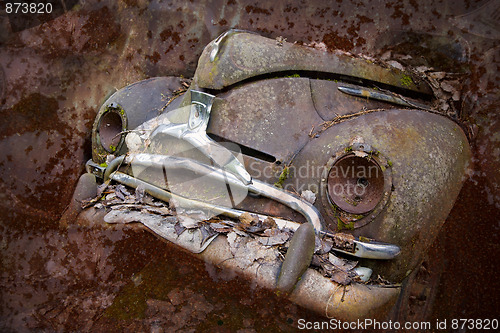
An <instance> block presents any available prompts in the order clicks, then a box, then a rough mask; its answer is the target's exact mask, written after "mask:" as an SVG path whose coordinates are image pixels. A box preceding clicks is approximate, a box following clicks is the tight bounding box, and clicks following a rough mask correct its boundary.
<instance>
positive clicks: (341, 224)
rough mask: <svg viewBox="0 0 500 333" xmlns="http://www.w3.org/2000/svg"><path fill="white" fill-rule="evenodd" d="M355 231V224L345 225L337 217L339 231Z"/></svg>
mask: <svg viewBox="0 0 500 333" xmlns="http://www.w3.org/2000/svg"><path fill="white" fill-rule="evenodd" d="M341 230H354V222H349V223H345V222H344V221H342V220H341V219H340V217H338V216H337V231H341Z"/></svg>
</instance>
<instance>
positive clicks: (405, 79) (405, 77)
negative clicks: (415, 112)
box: [401, 74, 414, 88]
mask: <svg viewBox="0 0 500 333" xmlns="http://www.w3.org/2000/svg"><path fill="white" fill-rule="evenodd" d="M413 84H414V83H413V80H412V78H411V77H410V76H409V75H406V74H403V77H402V78H401V85H403V86H405V87H408V88H410V87H411V86H412V85H413Z"/></svg>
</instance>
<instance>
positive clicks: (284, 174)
mask: <svg viewBox="0 0 500 333" xmlns="http://www.w3.org/2000/svg"><path fill="white" fill-rule="evenodd" d="M289 172H290V169H289V168H288V167H287V166H285V167H284V168H283V171H281V174H280V176H279V178H278V181H277V182H276V183H274V186H276V187H279V188H283V182H284V181H285V180H286V179H287V178H288V175H289Z"/></svg>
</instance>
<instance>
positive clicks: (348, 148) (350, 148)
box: [344, 146, 352, 153]
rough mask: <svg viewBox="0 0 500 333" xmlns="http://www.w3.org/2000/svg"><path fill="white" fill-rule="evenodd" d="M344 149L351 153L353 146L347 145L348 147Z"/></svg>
mask: <svg viewBox="0 0 500 333" xmlns="http://www.w3.org/2000/svg"><path fill="white" fill-rule="evenodd" d="M344 151H345V152H346V153H349V152H351V151H352V147H351V146H349V147H346V148H345V149H344Z"/></svg>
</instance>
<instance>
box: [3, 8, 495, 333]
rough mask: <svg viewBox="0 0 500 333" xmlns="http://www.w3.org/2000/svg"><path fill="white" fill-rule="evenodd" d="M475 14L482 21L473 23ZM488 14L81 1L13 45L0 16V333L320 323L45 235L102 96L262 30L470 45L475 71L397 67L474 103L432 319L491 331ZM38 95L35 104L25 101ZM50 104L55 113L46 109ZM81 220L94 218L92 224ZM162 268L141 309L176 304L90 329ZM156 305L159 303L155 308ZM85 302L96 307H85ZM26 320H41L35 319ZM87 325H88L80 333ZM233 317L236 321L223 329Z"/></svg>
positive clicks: (156, 252)
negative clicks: (447, 76) (131, 283)
mask: <svg viewBox="0 0 500 333" xmlns="http://www.w3.org/2000/svg"><path fill="white" fill-rule="evenodd" d="M214 4H216V5H217V6H214ZM485 4H486V5H488V6H484V7H486V9H485V10H482V11H477V10H476V9H478V8H480V7H481V6H483V5H485ZM492 4H494V5H496V6H498V1H458V2H457V1H443V2H437V1H419V2H415V1H403V2H401V3H397V4H395V3H388V2H386V1H374V2H370V4H367V3H365V5H358V3H356V2H349V1H338V2H325V1H322V0H321V1H320V0H311V1H307V2H300V3H299V2H296V3H293V4H291V3H289V2H279V1H278V2H255V1H229V2H227V3H223V2H222V1H218V2H217V1H216V2H213V1H199V2H196V3H191V2H186V1H184V0H174V1H169V2H158V1H152V2H143V1H124V2H115V1H106V0H103V1H94V0H90V1H80V3H79V5H78V6H77V7H76V8H75V9H74V10H71V11H68V12H67V13H66V14H65V15H63V16H61V17H59V18H57V19H55V20H53V21H50V22H47V23H45V24H43V25H41V26H38V27H35V28H32V29H30V30H26V31H23V32H20V33H16V34H14V33H12V31H10V29H9V25H8V21H6V16H5V15H4V16H0V22H1V23H0V25H1V27H2V28H0V44H1V45H0V63H1V66H3V68H4V71H5V79H6V81H5V95H4V96H3V99H1V100H0V109H1V110H2V117H3V119H4V122H2V125H3V127H2V133H3V135H2V142H1V143H0V150H1V151H2V152H3V154H2V159H1V163H0V177H1V178H2V181H3V182H0V187H1V189H2V194H3V200H2V205H3V206H2V209H3V213H4V219H3V222H4V223H3V224H2V245H3V248H2V249H3V250H2V255H3V258H2V263H3V267H4V268H5V271H4V273H3V274H4V275H3V277H6V278H4V279H3V283H4V287H5V288H3V290H2V299H3V300H4V302H3V304H2V306H1V310H2V311H1V312H2V324H3V325H4V326H2V327H5V330H7V331H9V330H14V331H19V330H34V329H35V330H37V329H38V330H49V331H51V330H61V331H75V330H81V329H82V327H83V326H84V325H88V326H85V327H92V328H91V330H96V331H97V330H101V331H109V330H110V329H117V330H127V329H128V330H136V331H147V330H152V329H154V328H153V325H150V323H151V322H154V323H156V322H157V321H158V320H159V321H160V324H159V325H163V324H164V325H168V326H169V327H171V325H172V321H171V320H172V319H173V320H175V321H176V324H174V327H175V329H184V330H202V329H205V330H206V329H207V327H209V328H210V329H214V328H215V329H218V328H222V329H226V330H235V331H236V330H237V329H242V328H243V329H244V328H254V329H256V330H257V331H264V330H278V329H279V330H287V329H293V328H296V327H297V319H298V318H306V320H319V319H320V318H318V317H315V316H311V314H310V312H308V311H306V310H304V309H303V308H298V307H296V306H295V305H294V304H291V303H288V302H283V301H282V300H276V299H275V298H273V297H270V296H272V295H270V294H263V293H262V292H255V291H253V290H250V289H249V288H245V286H244V284H242V283H241V282H240V281H239V280H235V281H230V282H227V281H225V279H226V278H227V276H226V275H224V281H222V285H223V288H224V290H225V293H220V292H219V290H220V288H221V281H220V279H221V275H215V277H214V276H212V275H211V276H209V275H208V273H206V271H205V266H204V264H203V263H201V264H200V262H199V261H198V260H188V258H189V257H188V256H183V255H182V254H179V252H178V251H177V252H176V251H175V249H173V248H172V247H166V246H165V244H163V242H161V241H159V240H155V239H154V237H152V236H150V235H149V234H147V233H144V232H142V231H140V232H138V233H136V232H134V233H132V232H130V231H129V232H128V233H127V232H124V231H123V230H122V229H116V230H115V229H114V230H107V231H102V230H99V229H79V230H76V229H75V228H73V229H71V230H69V231H66V230H65V231H64V232H59V231H58V230H53V227H54V226H56V225H57V220H58V217H59V215H60V214H61V212H62V211H63V210H64V207H65V205H66V204H67V203H68V201H69V199H70V197H71V194H72V192H73V189H74V185H75V184H76V182H77V180H78V177H79V176H80V174H81V172H82V171H83V170H82V169H81V166H82V165H83V164H84V163H85V161H86V160H87V159H88V158H89V152H88V150H87V149H88V147H89V144H88V142H86V141H88V139H87V138H88V133H89V132H90V130H91V127H92V122H93V120H94V117H95V114H96V111H97V109H98V108H99V105H100V103H101V102H102V100H103V96H105V95H106V94H107V92H108V91H110V90H111V89H113V87H117V88H120V87H124V86H126V85H128V84H129V83H131V82H136V81H138V80H141V79H144V78H147V77H153V76H161V75H179V74H182V75H184V76H185V77H190V76H191V75H192V74H193V73H194V69H195V67H196V62H197V60H198V57H199V54H200V53H201V51H202V49H203V47H204V46H205V45H206V43H208V42H209V41H210V40H211V39H213V38H215V37H216V36H217V35H218V34H220V33H221V32H223V31H225V30H227V29H229V28H231V27H238V28H241V29H249V30H253V31H260V32H262V33H263V34H265V35H266V36H269V37H271V38H274V37H277V36H280V35H282V36H283V37H285V38H287V39H288V40H289V41H292V42H293V41H299V43H300V42H302V43H311V42H312V41H315V42H318V43H320V44H323V43H324V44H325V47H326V48H328V49H329V50H332V49H338V48H340V49H343V50H344V51H350V52H352V53H354V54H357V53H360V52H362V53H364V54H367V55H370V56H372V57H379V56H381V55H383V54H384V53H385V52H386V51H387V50H388V49H387V47H388V46H391V45H395V44H397V43H399V42H401V38H400V37H401V33H409V32H415V33H417V34H422V33H424V34H428V36H438V37H441V38H443V39H447V40H454V41H456V43H455V45H456V44H458V43H459V42H460V43H462V42H463V43H462V47H464V46H465V45H467V47H466V48H464V51H466V52H469V51H470V52H471V55H473V56H472V58H470V61H469V62H468V63H466V64H465V66H462V67H460V66H458V65H459V64H458V65H457V64H456V63H454V62H453V61H449V62H447V63H446V65H447V66H446V67H443V66H441V64H443V56H442V55H443V53H441V52H436V51H438V50H436V49H435V47H434V46H432V44H429V43H427V40H425V39H413V40H411V43H406V44H404V45H403V47H402V48H400V49H399V54H404V55H407V54H410V55H411V56H412V57H413V58H412V59H408V60H404V61H402V63H403V65H406V64H407V63H408V62H411V61H412V60H413V61H415V62H417V61H418V63H419V64H422V65H424V66H432V67H434V68H437V69H443V70H448V69H450V70H451V71H453V72H455V71H456V70H457V69H461V70H463V69H464V68H465V69H466V70H467V71H468V72H469V71H470V73H469V74H468V75H467V76H468V80H467V82H466V86H465V87H464V89H463V92H464V93H465V94H464V96H465V97H464V98H463V100H461V101H460V103H462V105H465V107H464V112H466V110H469V109H468V108H467V106H466V105H467V103H468V101H472V102H473V107H472V108H471V109H470V110H471V111H470V112H471V113H470V114H469V116H470V119H471V120H472V122H473V123H474V122H476V123H477V125H478V127H479V129H478V132H477V137H475V138H474V147H475V149H474V150H473V152H474V160H475V161H476V162H475V163H474V166H473V167H474V169H473V170H472V171H471V172H470V173H469V174H468V177H467V180H466V184H465V186H464V188H463V191H462V194H461V195H460V197H459V200H458V201H457V204H456V207H455V208H454V209H453V211H452V213H451V215H450V216H449V218H448V219H447V222H446V224H445V226H444V228H443V230H442V233H441V235H442V237H440V238H441V245H442V247H438V249H439V251H434V252H433V254H435V255H434V256H433V258H436V257H438V256H441V257H445V258H446V266H445V268H444V270H445V275H444V277H443V279H442V283H440V286H439V295H438V296H437V298H436V307H435V308H436V309H437V310H436V312H435V313H434V314H433V316H434V317H435V318H458V317H460V316H462V317H464V316H467V317H472V318H492V317H494V316H495V315H497V312H498V311H497V309H498V308H499V303H498V302H499V300H498V298H495V297H491V294H492V293H493V292H495V291H497V290H498V283H496V281H495V279H493V278H492V276H493V275H492V274H478V272H495V271H496V266H495V263H494V262H493V261H492V260H491V253H490V252H488V251H484V249H485V248H488V249H496V248H497V247H496V244H498V243H499V241H498V238H499V237H498V236H499V235H498V230H497V224H496V223H494V221H495V219H496V217H497V216H498V212H499V209H498V207H499V202H500V201H499V198H500V196H499V195H498V188H499V187H498V183H499V177H498V175H499V173H498V165H499V161H498V154H495V152H496V150H497V149H498V147H499V142H500V141H499V140H498V135H497V134H498V133H500V130H499V126H498V124H500V122H499V121H498V120H499V119H498V115H499V114H500V113H499V112H498V103H497V100H498V98H496V96H498V70H497V67H496V66H498V63H499V59H500V58H499V57H498V55H499V52H498V50H499V49H498V47H497V48H496V49H491V48H492V47H494V46H495V45H497V44H498V40H495V39H494V38H492V36H493V37H494V36H498V31H499V29H498V24H490V22H492V21H491V19H492V18H494V16H493V15H492V14H493V13H495V12H496V11H495V10H496V8H497V7H493V8H492V9H489V8H488V7H489V6H490V5H492ZM484 7H483V9H484ZM468 13H469V14H470V15H467V14H468ZM477 14H480V16H477ZM493 23H496V21H493ZM381 34H385V35H386V36H391V40H390V41H389V44H388V42H387V41H386V42H383V41H381V39H380V38H377V37H379V36H380V35H381ZM479 36H486V37H487V38H482V37H479ZM452 46H454V45H452ZM391 50H392V55H391V54H389V56H397V53H398V51H396V49H394V48H392V49H391ZM422 50H424V51H426V52H424V53H422ZM441 50H442V49H441ZM466 55H467V54H466ZM35 96H39V97H40V99H36V98H32V97H35ZM476 97H479V98H478V99H476ZM47 100H49V101H50V100H52V101H56V103H55V105H54V104H52V103H51V104H50V106H51V107H50V108H46V107H45V106H44V105H46V101H47ZM49 111H50V112H49ZM492 133H493V134H492ZM13 147H21V149H13ZM495 205H496V206H495ZM89 216H91V217H92V218H94V219H95V216H93V215H92V214H91V212H89ZM471 221H472V223H471ZM51 228H52V229H51ZM33 230H39V231H40V232H33ZM130 236H132V237H130ZM141 246H143V247H142V248H141ZM164 249H165V250H164ZM163 250H164V251H163ZM165 253H168V254H169V257H168V258H166V259H165V260H164V261H162V260H160V261H154V262H153V266H154V267H155V268H156V269H158V271H157V272H160V273H167V274H159V276H161V281H159V280H154V279H150V278H149V277H146V278H143V284H142V285H141V286H139V287H138V290H139V291H144V290H146V292H143V293H142V294H141V295H143V298H144V299H149V298H155V297H156V298H159V297H160V296H159V295H158V294H156V295H152V294H151V293H149V290H151V289H154V288H149V289H145V288H144V289H141V288H142V286H147V287H152V286H157V285H160V284H162V285H163V286H165V285H166V286H167V287H166V290H167V292H169V291H172V290H173V289H175V290H177V291H179V290H180V291H181V294H182V292H184V291H185V292H186V293H184V294H182V295H186V296H187V297H186V298H185V299H184V303H182V304H176V305H175V308H169V309H168V310H165V309H160V312H159V314H158V315H153V314H152V313H157V312H151V313H146V316H145V318H146V319H143V320H135V319H116V320H115V318H113V319H112V321H111V319H107V318H108V317H107V316H101V315H102V312H101V311H103V309H104V307H105V306H107V305H106V304H107V303H106V299H108V297H111V298H113V297H115V295H116V293H117V292H118V290H117V289H116V286H117V285H119V286H121V285H122V284H123V283H124V281H128V278H129V277H130V276H132V275H133V274H135V276H138V275H139V273H140V272H141V269H142V266H143V265H144V263H145V262H148V261H149V260H151V258H152V257H153V258H156V259H158V257H159V256H162V255H163V254H165ZM40 255H41V256H40ZM153 260H155V259H153ZM472 262H473V263H474V265H471V263H472ZM82 263H83V264H82ZM92 265H95V269H94V266H92ZM169 267H174V269H172V270H170V269H169ZM426 267H427V269H428V270H430V271H431V272H433V270H432V268H431V269H429V266H426ZM82 268H83V269H82ZM177 271H179V272H181V273H182V275H181V276H178V275H174V276H175V277H177V276H178V277H179V278H178V279H177V278H172V276H171V275H169V274H171V273H172V272H177ZM89 272H90V273H89ZM165 276H166V277H165ZM120 277H122V278H121V279H120ZM211 277H212V278H211ZM217 278H219V280H217ZM213 279H214V280H217V281H219V283H215V282H214V280H213ZM156 282H158V283H156ZM89 283H90V285H91V286H92V289H93V290H94V291H95V292H92V293H90V294H89V293H87V292H86V291H87V289H86V287H87V286H88V285H89ZM214 285H217V287H214ZM82 287H83V288H82ZM197 288H199V289H197ZM193 290H194V296H193ZM242 290H244V291H242ZM463 290H467V291H469V292H466V293H464V292H463ZM189 292H191V294H189ZM235 294H236V296H235ZM189 295H191V296H189ZM262 295H264V296H262ZM126 296H127V297H128V296H129V295H128V294H127V295H126ZM238 296H240V297H241V299H240V298H239V297H238ZM195 297H196V298H195ZM204 297H205V298H206V299H207V300H208V302H205V303H203V304H202V305H203V306H205V305H208V306H210V309H213V310H212V311H210V312H208V317H206V316H205V315H206V313H205V312H200V311H199V308H198V307H193V306H192V305H193V304H196V305H199V303H197V302H196V300H198V299H199V298H202V299H203V298H204ZM243 298H244V299H245V300H242V299H243ZM161 299H165V300H167V301H165V302H166V303H169V301H168V299H169V298H167V296H166V294H162V295H161ZM47 300H49V301H47ZM141 300H142V298H141ZM82 301H85V304H88V303H89V302H93V304H97V303H99V304H101V305H102V307H96V308H87V307H84V306H82V304H83V303H82ZM191 301H194V302H191ZM139 303H140V302H139ZM207 303H208V304H207ZM124 304H125V305H124V306H127V309H128V310H131V312H130V313H129V317H128V318H131V317H134V316H135V315H136V313H137V312H135V311H134V305H135V304H137V302H136V299H135V298H130V302H129V303H124ZM263 304H265V306H263ZM54 307H55V308H54ZM52 308H54V310H53V311H49V312H45V311H47V310H49V309H52ZM221 308H222V310H221ZM172 309H175V311H173V310H172ZM75 310H77V311H75ZM61 311H62V312H61ZM353 311H355V309H353ZM401 311H402V312H405V311H406V310H405V309H402V310H401ZM36 313H42V314H43V313H45V315H44V316H43V317H38V316H36ZM143 314H144V313H143ZM241 314H244V315H241ZM94 315H95V316H94ZM92 316H94V317H93V318H94V322H92V321H91V320H89V318H92ZM223 316H226V317H223ZM233 316H234V317H235V319H234V320H233V319H231V320H226V318H228V317H231V318H233ZM97 318H99V319H97ZM141 318H142V317H141ZM200 318H201V320H200ZM214 318H215V319H214ZM179 319H181V320H179ZM218 319H220V320H221V321H220V323H218V321H217V320H218ZM287 319H289V324H286V320H287ZM420 319H421V318H420ZM222 321H223V325H222V327H221V326H220V324H222ZM414 321H416V320H414ZM150 326H151V327H150ZM155 329H158V327H157V326H156V327H155Z"/></svg>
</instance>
